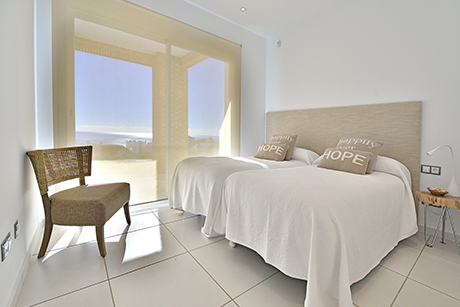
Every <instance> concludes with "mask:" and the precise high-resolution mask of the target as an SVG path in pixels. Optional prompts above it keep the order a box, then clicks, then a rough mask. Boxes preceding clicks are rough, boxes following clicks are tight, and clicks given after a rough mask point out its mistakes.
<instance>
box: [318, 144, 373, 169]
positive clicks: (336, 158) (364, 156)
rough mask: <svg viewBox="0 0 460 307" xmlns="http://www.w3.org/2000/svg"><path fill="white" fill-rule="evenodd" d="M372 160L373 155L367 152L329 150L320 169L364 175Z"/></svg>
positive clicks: (323, 156) (320, 164)
mask: <svg viewBox="0 0 460 307" xmlns="http://www.w3.org/2000/svg"><path fill="white" fill-rule="evenodd" d="M370 160H371V154H370V152H367V151H361V150H353V149H340V148H327V149H326V150H325V151H324V154H323V155H322V156H321V160H320V161H319V164H318V167H322V168H327V169H332V170H337V171H343V172H349V173H354V174H360V175H364V174H366V170H367V166H368V164H369V161H370Z"/></svg>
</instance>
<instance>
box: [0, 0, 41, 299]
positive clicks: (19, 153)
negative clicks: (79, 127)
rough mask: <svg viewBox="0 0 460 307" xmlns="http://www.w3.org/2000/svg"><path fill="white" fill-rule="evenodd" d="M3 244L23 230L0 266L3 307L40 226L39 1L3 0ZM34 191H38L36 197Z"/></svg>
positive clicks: (0, 12)
mask: <svg viewBox="0 0 460 307" xmlns="http://www.w3.org/2000/svg"><path fill="white" fill-rule="evenodd" d="M0 42H1V47H0V107H1V111H0V141H1V146H2V147H1V149H2V150H1V159H0V165H1V168H0V169H1V172H0V195H2V198H1V199H2V200H1V202H0V219H1V220H0V221H1V222H0V241H3V239H4V238H5V236H6V235H7V233H8V232H10V233H11V235H12V237H14V236H13V224H14V223H15V221H16V220H19V223H20V226H21V230H20V233H19V237H18V238H17V239H14V238H13V239H12V240H13V241H12V247H11V251H10V253H9V254H8V256H7V258H6V259H5V261H4V262H0V276H1V278H0V306H2V307H3V306H10V304H11V303H12V302H13V300H14V294H15V293H16V292H15V291H16V289H18V288H19V286H20V283H21V278H22V277H23V274H24V273H25V272H26V269H27V266H28V262H29V254H28V249H29V245H30V244H31V242H33V236H34V234H35V232H36V229H37V225H38V218H37V209H38V208H39V207H38V206H37V203H36V201H37V199H38V197H39V195H38V188H36V183H35V181H34V178H33V173H32V169H31V167H30V162H29V161H28V159H27V157H26V154H25V153H26V151H27V150H29V149H32V148H34V146H35V107H34V106H35V103H34V95H35V93H34V1H33V0H15V1H10V0H6V1H5V0H1V1H0ZM35 193H37V194H36V195H35Z"/></svg>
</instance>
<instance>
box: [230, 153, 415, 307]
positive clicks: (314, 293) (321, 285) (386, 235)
mask: <svg viewBox="0 0 460 307" xmlns="http://www.w3.org/2000/svg"><path fill="white" fill-rule="evenodd" d="M375 170H379V171H374V172H373V173H372V174H371V175H356V174H351V173H345V172H340V171H333V170H327V169H323V168H318V167H316V166H305V167H297V168H292V169H279V170H268V171H266V172H264V173H263V175H262V174H260V172H254V171H246V172H240V173H235V174H233V175H230V176H229V177H228V178H227V180H226V182H225V184H224V189H223V195H222V197H223V198H222V207H223V210H225V212H227V213H228V216H227V232H226V237H227V239H229V240H231V241H233V242H236V243H239V244H241V245H244V246H247V247H249V248H251V249H253V250H255V251H257V252H258V253H259V254H260V255H261V256H262V257H263V258H264V259H265V261H266V262H267V263H269V264H272V265H274V266H275V267H277V268H278V269H280V270H281V271H282V272H284V273H285V274H286V275H289V276H291V277H294V278H299V279H304V280H308V282H307V289H306V299H305V306H307V307H334V306H340V307H352V306H353V304H352V297H351V291H350V285H351V284H352V283H354V282H356V281H359V280H360V279H362V278H363V277H365V276H366V275H367V274H368V273H369V272H370V271H371V270H372V269H373V268H374V267H375V266H376V265H377V264H378V263H379V262H380V261H381V259H383V258H384V257H385V255H387V254H388V253H389V252H390V251H391V250H392V249H393V248H394V247H395V246H396V245H397V243H398V242H399V241H400V240H402V239H404V238H406V237H408V236H411V235H413V234H414V233H416V232H417V222H416V214H415V206H414V199H413V197H412V191H411V187H410V174H409V172H408V171H407V169H406V168H405V167H404V166H403V165H402V164H400V163H399V162H397V161H395V160H392V159H389V158H384V157H383V158H382V157H379V158H378V159H377V163H376V166H375Z"/></svg>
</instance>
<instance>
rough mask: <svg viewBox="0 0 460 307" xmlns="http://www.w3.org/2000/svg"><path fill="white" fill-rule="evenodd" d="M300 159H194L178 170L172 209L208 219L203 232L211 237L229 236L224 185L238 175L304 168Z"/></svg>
mask: <svg viewBox="0 0 460 307" xmlns="http://www.w3.org/2000/svg"><path fill="white" fill-rule="evenodd" d="M304 165H306V163H305V162H303V161H300V160H291V161H280V162H278V161H272V160H266V159H257V158H242V157H235V158H228V157H193V158H188V159H185V160H183V161H181V162H180V163H179V164H178V165H177V166H176V169H175V171H174V174H173V177H172V180H171V189H170V191H169V206H170V207H171V208H173V209H180V210H184V211H187V212H191V213H194V214H201V215H204V216H206V220H205V223H204V226H203V228H202V230H201V232H202V233H203V234H204V235H205V236H207V237H213V236H218V235H223V234H225V223H226V215H225V214H223V212H222V211H221V196H222V185H223V182H224V180H225V179H226V178H227V177H228V176H229V175H230V174H233V173H235V172H239V171H245V170H260V169H270V168H287V167H289V168H290V167H295V166H304Z"/></svg>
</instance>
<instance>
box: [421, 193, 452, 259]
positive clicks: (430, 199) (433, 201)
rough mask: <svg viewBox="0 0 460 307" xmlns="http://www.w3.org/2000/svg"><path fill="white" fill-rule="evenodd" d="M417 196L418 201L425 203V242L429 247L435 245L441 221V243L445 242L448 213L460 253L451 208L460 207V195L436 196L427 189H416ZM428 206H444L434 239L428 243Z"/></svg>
mask: <svg viewBox="0 0 460 307" xmlns="http://www.w3.org/2000/svg"><path fill="white" fill-rule="evenodd" d="M415 198H416V199H417V200H418V201H420V202H421V203H422V204H423V205H425V208H424V217H423V218H424V226H423V232H424V236H425V237H424V238H425V244H426V245H427V246H429V247H433V244H434V240H435V239H436V237H437V235H438V231H439V228H440V226H441V223H442V233H441V243H444V244H445V242H444V236H445V230H446V218H447V216H446V215H448V216H449V221H450V226H451V227H452V232H453V233H454V239H455V245H456V246H457V251H458V253H459V254H460V245H459V243H458V240H457V234H456V231H455V226H454V221H453V219H452V213H451V212H450V208H454V209H460V197H454V196H449V195H446V196H435V195H433V194H431V193H430V192H427V191H416V192H415ZM428 206H433V207H437V208H442V211H441V216H440V217H439V221H438V225H437V226H436V231H435V233H434V236H433V239H432V240H431V243H428V241H427V240H426V209H427V208H428Z"/></svg>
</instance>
